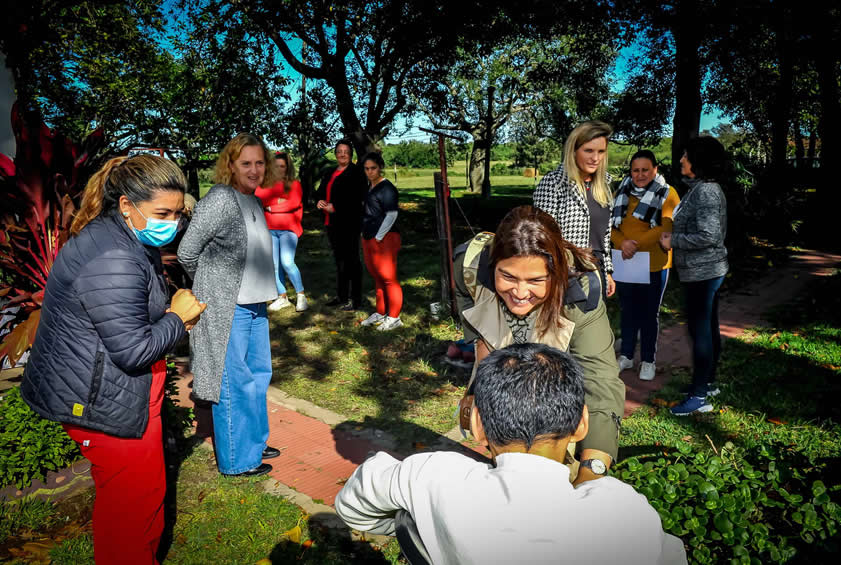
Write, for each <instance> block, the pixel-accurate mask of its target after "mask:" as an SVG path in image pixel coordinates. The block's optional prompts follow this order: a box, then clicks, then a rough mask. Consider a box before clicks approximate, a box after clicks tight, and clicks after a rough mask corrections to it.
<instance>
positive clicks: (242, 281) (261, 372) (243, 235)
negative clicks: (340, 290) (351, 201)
mask: <svg viewBox="0 0 841 565" xmlns="http://www.w3.org/2000/svg"><path fill="white" fill-rule="evenodd" d="M271 162H272V161H271V156H270V154H269V151H268V149H267V148H266V146H265V144H264V143H263V141H262V140H260V138H258V137H256V136H253V135H251V134H247V133H241V134H239V135H237V136H236V137H235V138H234V139H232V140H231V141H230V142H228V144H227V145H226V146H225V148H224V149H223V150H222V153H221V154H220V155H219V160H218V161H217V162H216V171H215V180H216V182H217V183H219V184H216V185H215V186H214V187H213V188H211V189H210V192H208V193H207V195H206V196H205V197H204V198H202V199H201V200H200V201H199V203H198V204H197V205H196V208H195V210H194V211H193V218H192V221H191V222H190V226H189V228H187V232H186V233H185V234H184V238H183V239H182V240H181V244H180V245H179V246H178V260H179V261H181V263H182V264H183V265H184V268H185V269H186V270H187V272H188V273H190V275H191V276H192V277H193V293H194V294H195V295H196V297H198V298H199V300H201V301H203V302H206V303H207V310H206V313H205V316H203V317H202V319H201V321H200V323H199V324H196V327H195V328H194V329H193V332H192V333H191V334H190V349H191V351H190V353H191V357H192V365H191V368H192V371H193V377H194V380H193V392H194V394H195V395H196V396H197V397H199V398H201V399H203V400H209V401H211V402H213V403H214V404H213V436H214V448H215V451H216V465H217V466H218V468H219V471H220V472H221V473H223V474H225V475H251V476H253V475H263V474H265V473H268V472H269V471H271V469H272V466H271V465H269V464H268V463H262V460H263V459H269V458H272V457H277V456H278V455H280V451H278V450H277V449H274V448H272V447H267V446H266V440H267V439H268V437H269V420H268V413H267V411H266V391H267V390H268V387H269V382H270V381H271V378H272V356H271V348H270V345H269V322H268V317H267V312H266V302H267V301H269V300H274V299H275V298H277V286H276V285H275V280H274V266H273V265H274V263H273V259H272V242H271V236H270V235H269V230H268V228H267V227H266V218H265V216H264V215H263V205H262V204H261V203H260V200H259V199H258V198H257V197H256V196H254V191H255V190H257V187H258V186H260V185H261V184H266V185H271V184H273V183H274V181H275V179H274V173H273V171H274V169H272V167H271Z"/></svg>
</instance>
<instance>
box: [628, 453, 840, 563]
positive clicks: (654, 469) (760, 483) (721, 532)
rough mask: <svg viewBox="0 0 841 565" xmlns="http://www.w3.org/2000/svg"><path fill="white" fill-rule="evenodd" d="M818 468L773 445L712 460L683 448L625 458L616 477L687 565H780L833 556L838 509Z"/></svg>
mask: <svg viewBox="0 0 841 565" xmlns="http://www.w3.org/2000/svg"><path fill="white" fill-rule="evenodd" d="M822 469H823V466H822V465H818V464H814V463H811V462H809V460H807V459H806V458H805V457H803V456H802V455H801V454H799V453H797V452H795V451H794V450H792V449H789V448H788V447H784V446H779V445H777V444H770V445H760V446H759V447H758V448H756V449H752V450H751V451H750V452H747V451H745V450H743V449H742V448H737V447H735V446H734V445H733V444H732V443H730V442H727V444H725V446H724V448H723V449H722V450H721V454H720V455H712V454H711V453H709V454H708V453H705V452H701V451H696V450H695V449H694V448H693V447H692V446H691V445H690V444H689V443H680V444H678V446H677V450H676V451H673V452H671V453H667V452H664V455H663V456H662V457H658V458H657V459H649V460H644V459H640V458H636V457H635V458H630V459H627V460H625V461H623V462H621V463H620V464H619V465H617V467H616V476H617V477H618V478H620V479H621V480H623V481H625V482H627V483H629V484H631V485H633V486H634V487H635V488H636V489H637V490H638V491H639V492H640V493H641V494H643V495H645V497H646V498H648V501H649V503H651V505H652V506H653V507H654V508H655V509H656V510H657V512H658V513H659V514H660V518H661V520H662V522H663V529H664V530H665V531H667V532H668V533H670V534H673V535H676V536H678V537H680V538H682V539H683V541H684V543H685V544H687V547H688V550H687V557H688V558H689V561H690V562H691V563H719V562H732V563H783V562H787V561H790V560H792V559H793V558H794V557H795V555H796V556H797V557H798V559H797V560H798V561H802V560H803V559H804V558H807V557H809V556H812V555H820V554H825V553H827V552H832V551H838V547H837V540H833V539H832V538H834V537H835V536H836V535H837V534H838V524H839V522H841V507H839V505H838V504H836V503H835V502H833V501H832V500H831V499H830V491H832V492H833V493H834V492H837V491H838V489H839V487H832V488H830V489H827V487H826V486H825V485H824V483H823V482H822V481H821V480H820V479H819V478H818V477H819V476H820V473H821V471H822Z"/></svg>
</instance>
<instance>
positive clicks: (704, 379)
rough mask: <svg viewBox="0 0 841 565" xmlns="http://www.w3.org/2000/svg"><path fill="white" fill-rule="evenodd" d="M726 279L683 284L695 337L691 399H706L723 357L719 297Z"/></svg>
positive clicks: (691, 330)
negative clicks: (720, 359)
mask: <svg viewBox="0 0 841 565" xmlns="http://www.w3.org/2000/svg"><path fill="white" fill-rule="evenodd" d="M723 282H724V277H723V276H722V277H716V278H714V279H707V280H705V281H696V282H687V283H683V287H684V290H685V291H686V317H687V318H688V320H687V325H688V326H689V335H690V336H691V337H692V389H691V391H690V393H689V394H690V396H700V397H706V396H707V392H708V390H709V384H710V383H711V382H713V381H714V380H715V370H716V366H717V365H718V360H719V358H720V357H721V328H720V326H719V323H718V295H719V290H720V289H721V283H723Z"/></svg>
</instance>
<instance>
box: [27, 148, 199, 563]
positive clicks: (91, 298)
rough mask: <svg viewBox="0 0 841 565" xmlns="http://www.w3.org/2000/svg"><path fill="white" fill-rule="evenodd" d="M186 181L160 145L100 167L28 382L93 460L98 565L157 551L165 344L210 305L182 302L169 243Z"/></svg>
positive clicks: (185, 298)
mask: <svg viewBox="0 0 841 565" xmlns="http://www.w3.org/2000/svg"><path fill="white" fill-rule="evenodd" d="M185 187H186V181H185V179H184V175H183V174H182V173H181V170H180V169H179V168H178V166H177V165H175V164H174V163H172V162H171V161H168V160H166V159H163V158H161V157H154V156H150V155H139V156H136V157H131V158H125V157H117V158H115V159H111V160H110V161H108V163H106V165H105V166H104V167H103V168H102V169H101V170H100V171H99V172H97V173H96V174H95V175H94V176H93V177H92V178H91V180H90V182H88V185H87V187H86V188H85V192H84V195H83V198H82V205H81V209H80V210H79V212H78V213H77V214H76V216H75V218H74V220H73V224H72V225H71V228H70V233H71V235H72V237H71V238H70V239H69V240H68V242H67V243H66V244H65V245H64V247H62V248H61V251H60V252H59V254H58V256H57V257H56V261H55V264H54V265H53V268H52V270H51V272H50V277H49V279H48V280H47V287H46V291H45V293H44V302H43V305H42V310H41V321H40V323H39V325H38V332H37V334H36V336H35V342H34V344H33V346H32V355H31V357H30V360H29V363H27V365H26V370H25V372H24V379H23V382H22V383H21V395H22V396H23V398H24V400H25V401H26V402H27V403H28V404H29V405H30V406H31V407H32V409H33V410H34V411H35V412H37V413H38V414H40V415H41V416H43V417H44V418H47V419H49V420H53V421H56V422H61V423H62V424H63V426H64V429H65V430H66V431H67V433H68V435H70V437H71V438H73V440H74V441H76V442H77V443H78V444H79V446H80V448H81V450H82V455H84V456H85V457H87V459H88V460H89V461H90V463H91V475H92V476H93V480H94V484H95V485H96V502H95V503H94V511H93V535H94V558H95V560H96V563H97V565H103V564H106V565H107V564H116V563H121V564H125V563H130V564H134V563H137V564H141V563H142V564H144V565H148V564H152V563H157V560H156V557H155V554H156V552H157V549H158V542H159V540H160V537H161V534H162V532H163V527H164V515H163V501H164V493H165V492H166V475H165V468H164V456H163V440H162V429H161V415H160V414H161V412H160V411H161V404H162V401H163V392H164V379H165V377H166V363H165V362H164V355H165V354H166V353H167V352H168V351H169V350H170V349H171V348H172V347H173V346H175V344H176V343H178V342H179V341H180V340H181V339H183V338H184V337H185V336H186V332H187V331H188V330H190V329H191V328H192V327H193V326H194V325H195V324H196V322H197V321H198V319H199V316H200V315H201V313H202V312H203V311H204V308H205V305H204V304H201V303H200V302H199V301H198V300H196V297H195V296H193V294H192V292H191V291H189V290H184V289H181V290H178V291H177V292H176V293H175V295H174V296H173V297H172V300H171V302H170V298H169V295H168V293H167V286H166V283H165V280H164V274H163V269H162V267H161V257H160V252H159V250H158V248H159V247H161V246H163V245H166V244H167V243H169V242H170V241H172V239H173V238H174V237H175V234H176V231H177V229H178V224H179V219H180V217H181V212H182V209H183V207H184V190H185Z"/></svg>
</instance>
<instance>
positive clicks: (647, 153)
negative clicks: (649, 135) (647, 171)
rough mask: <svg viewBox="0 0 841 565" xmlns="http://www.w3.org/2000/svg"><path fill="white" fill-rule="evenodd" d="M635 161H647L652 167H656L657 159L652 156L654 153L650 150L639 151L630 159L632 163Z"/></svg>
mask: <svg viewBox="0 0 841 565" xmlns="http://www.w3.org/2000/svg"><path fill="white" fill-rule="evenodd" d="M637 159H648V160H649V161H651V165H652V166H654V167H656V166H657V157H655V156H654V152H653V151H651V150H650V149H640V150H639V151H637V152H636V153H634V156H633V157H631V161H630V162H631V163H633V162H634V161H636V160H637Z"/></svg>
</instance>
